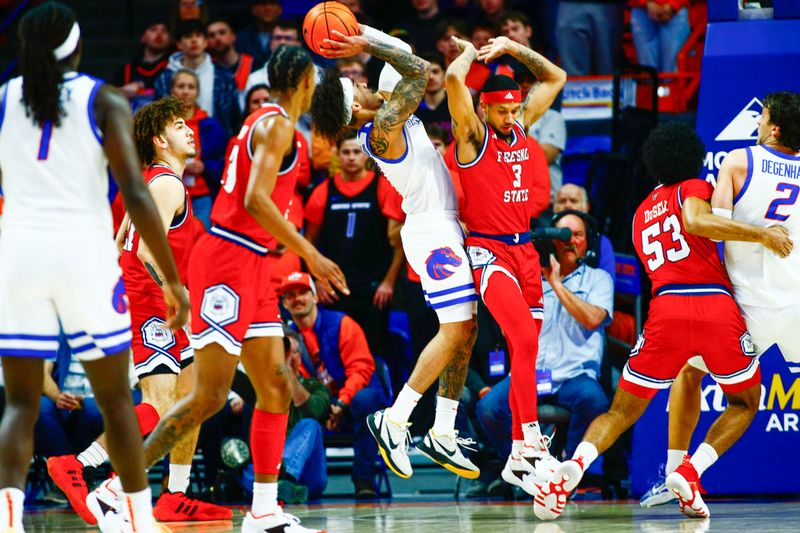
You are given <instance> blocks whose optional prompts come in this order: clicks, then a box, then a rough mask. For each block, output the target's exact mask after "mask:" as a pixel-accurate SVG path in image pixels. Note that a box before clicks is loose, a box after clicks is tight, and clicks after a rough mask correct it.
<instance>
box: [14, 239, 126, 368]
mask: <svg viewBox="0 0 800 533" xmlns="http://www.w3.org/2000/svg"><path fill="white" fill-rule="evenodd" d="M130 328H131V319H130V314H129V312H128V299H127V296H126V295H125V287H124V285H123V284H122V272H121V271H120V268H119V265H118V263H117V250H116V247H115V246H114V240H113V238H112V235H110V234H109V235H107V234H106V233H105V232H103V231H94V232H89V231H74V232H73V231H57V232H45V231H37V230H27V229H19V228H8V227H6V228H4V229H3V235H2V238H0V356H15V357H43V358H54V357H55V356H56V351H57V350H58V339H59V332H60V331H61V330H63V332H64V334H65V335H66V337H67V341H68V342H69V345H70V347H71V348H72V351H73V353H74V354H75V356H76V357H77V358H78V359H80V360H82V361H91V360H94V359H99V358H101V357H103V356H105V355H111V354H115V353H119V352H121V351H123V350H127V349H128V348H129V347H130V345H131V329H130Z"/></svg>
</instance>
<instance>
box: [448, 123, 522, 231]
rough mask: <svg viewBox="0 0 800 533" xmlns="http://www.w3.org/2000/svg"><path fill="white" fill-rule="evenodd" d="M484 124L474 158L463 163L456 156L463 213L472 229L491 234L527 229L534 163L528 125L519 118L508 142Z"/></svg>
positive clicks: (465, 220) (464, 218)
mask: <svg viewBox="0 0 800 533" xmlns="http://www.w3.org/2000/svg"><path fill="white" fill-rule="evenodd" d="M484 128H485V132H484V138H483V146H481V147H480V150H479V151H478V155H477V156H476V157H475V160H474V161H472V162H469V163H462V162H460V161H458V156H456V163H457V164H458V166H459V167H460V168H461V171H460V172H459V176H460V177H461V186H462V187H463V189H464V209H463V210H462V212H461V216H462V218H463V220H464V222H465V223H466V224H467V227H468V228H469V230H470V231H477V232H480V233H486V234H491V235H507V234H512V233H522V232H525V231H528V228H529V227H530V219H531V210H530V204H529V203H528V196H529V193H530V188H531V184H532V183H533V167H532V166H531V162H530V157H529V155H530V154H529V153H528V138H527V135H526V134H525V129H524V128H523V127H522V126H521V125H520V123H519V122H516V123H515V124H514V128H513V129H512V130H511V138H510V141H509V142H506V141H505V140H504V139H502V138H500V137H498V136H497V134H496V133H495V131H494V130H493V129H491V128H490V127H489V126H488V125H486V123H484Z"/></svg>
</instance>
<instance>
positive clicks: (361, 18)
mask: <svg viewBox="0 0 800 533" xmlns="http://www.w3.org/2000/svg"><path fill="white" fill-rule="evenodd" d="M339 3H340V4H342V5H343V6H345V7H346V8H347V9H349V10H350V12H351V13H352V14H353V15H355V16H356V20H358V22H359V23H360V24H366V25H367V26H375V23H374V21H373V20H372V17H371V16H370V15H369V14H368V13H367V12H366V11H364V7H363V6H362V5H361V0H339Z"/></svg>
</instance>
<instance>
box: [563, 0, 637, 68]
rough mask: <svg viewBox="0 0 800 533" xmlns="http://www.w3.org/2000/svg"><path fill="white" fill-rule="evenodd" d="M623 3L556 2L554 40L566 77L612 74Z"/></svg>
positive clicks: (617, 54)
mask: <svg viewBox="0 0 800 533" xmlns="http://www.w3.org/2000/svg"><path fill="white" fill-rule="evenodd" d="M624 10H625V0H560V3H559V5H558V19H557V23H556V40H557V42H558V53H559V57H560V59H561V67H562V68H563V69H564V70H566V71H567V75H569V76H593V75H603V74H613V73H614V69H615V68H616V67H617V64H618V63H619V57H620V46H621V45H622V15H623V12H624Z"/></svg>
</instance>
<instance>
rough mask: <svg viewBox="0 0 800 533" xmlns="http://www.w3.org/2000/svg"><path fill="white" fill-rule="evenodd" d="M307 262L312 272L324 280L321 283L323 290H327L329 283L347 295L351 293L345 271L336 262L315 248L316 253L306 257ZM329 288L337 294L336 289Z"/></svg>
mask: <svg viewBox="0 0 800 533" xmlns="http://www.w3.org/2000/svg"><path fill="white" fill-rule="evenodd" d="M306 264H307V265H308V270H310V271H311V274H312V275H313V276H314V277H315V278H317V279H318V280H320V281H322V282H323V283H322V284H320V287H321V288H322V290H325V285H326V283H328V284H330V286H333V287H335V288H336V289H338V290H339V292H341V293H343V294H346V295H349V294H350V289H349V288H347V280H346V279H345V277H344V273H342V270H341V269H340V268H339V266H338V265H337V264H336V263H334V262H333V261H331V260H330V259H328V258H327V257H325V256H324V255H322V254H321V253H319V252H318V251H316V250H315V251H314V253H313V254H311V255H310V256H309V257H308V258H307V259H306ZM328 290H330V292H331V293H333V295H334V296H335V294H336V293H335V292H334V291H332V290H331V289H328Z"/></svg>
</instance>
